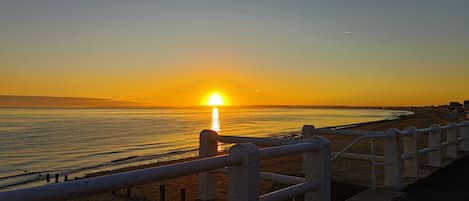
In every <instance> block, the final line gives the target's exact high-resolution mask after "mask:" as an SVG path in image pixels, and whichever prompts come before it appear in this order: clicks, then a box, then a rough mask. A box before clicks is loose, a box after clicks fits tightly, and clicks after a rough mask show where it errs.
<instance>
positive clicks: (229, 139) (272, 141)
mask: <svg viewBox="0 0 469 201" xmlns="http://www.w3.org/2000/svg"><path fill="white" fill-rule="evenodd" d="M217 138H218V141H219V142H225V143H248V142H249V143H254V144H260V145H267V146H277V145H289V144H296V143H299V142H307V141H308V140H302V139H283V138H258V137H239V136H225V135H218V136H217Z"/></svg>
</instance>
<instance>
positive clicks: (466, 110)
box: [448, 100, 469, 115]
mask: <svg viewBox="0 0 469 201" xmlns="http://www.w3.org/2000/svg"><path fill="white" fill-rule="evenodd" d="M448 111H449V112H450V113H452V114H466V115H469V100H465V101H464V104H461V103H459V102H450V103H449V105H448Z"/></svg>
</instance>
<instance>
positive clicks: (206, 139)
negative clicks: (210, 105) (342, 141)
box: [199, 130, 330, 201]
mask: <svg viewBox="0 0 469 201" xmlns="http://www.w3.org/2000/svg"><path fill="white" fill-rule="evenodd" d="M219 143H252V144H259V145H265V146H273V147H268V148H263V149H261V151H260V155H259V156H258V158H259V159H264V158H273V157H281V156H286V155H293V154H303V173H304V175H305V178H302V177H296V176H290V175H282V174H276V173H269V172H258V173H256V177H252V176H247V175H244V174H242V173H237V172H233V171H231V172H230V169H231V168H227V169H228V170H223V169H218V170H216V171H206V172H202V173H200V174H199V181H200V185H199V200H215V199H216V196H217V186H216V181H215V175H214V173H215V172H225V173H228V178H229V180H231V181H233V183H246V184H245V185H241V186H247V183H253V184H255V185H254V186H256V187H254V186H252V188H244V189H233V188H231V187H230V185H231V184H232V182H231V181H230V182H229V184H228V185H229V187H228V188H229V193H228V200H258V199H259V200H262V201H276V200H278V201H280V200H285V199H291V198H292V197H294V196H296V195H300V194H304V197H305V199H304V200H305V201H312V200H330V165H329V163H330V161H329V156H330V143H329V141H328V140H327V139H326V138H322V137H319V136H318V137H315V138H311V139H278V138H254V137H237V136H223V135H218V133H217V132H215V131H211V130H205V131H203V132H202V133H201V135H200V143H199V145H200V147H199V157H200V158H204V157H213V156H216V155H217V154H218V145H219ZM311 146H313V147H315V148H308V147H311ZM232 149H233V148H231V149H230V150H232ZM258 162H259V160H257V163H258ZM259 178H262V179H267V180H272V181H276V182H279V183H283V184H287V185H291V186H289V187H287V188H283V189H280V190H277V191H274V192H270V193H267V194H264V195H261V196H260V197H259V196H258V195H259V192H258V191H259V189H258V187H257V186H258V180H259ZM248 189H255V190H256V193H254V192H253V194H252V196H251V197H246V196H249V195H250V193H249V192H246V191H247V190H248ZM230 192H231V193H230ZM256 196H257V197H256Z"/></svg>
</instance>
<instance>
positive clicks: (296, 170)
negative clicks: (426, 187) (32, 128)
mask: <svg viewBox="0 0 469 201" xmlns="http://www.w3.org/2000/svg"><path fill="white" fill-rule="evenodd" d="M398 109H404V110H408V111H413V112H414V113H415V114H414V115H410V116H405V117H402V118H401V119H397V120H384V121H378V122H370V123H363V124H358V125H354V126H352V129H360V130H375V131H382V130H386V129H389V128H398V129H404V128H406V127H409V126H416V127H418V128H424V127H428V126H430V125H432V124H435V123H437V124H441V125H444V124H447V123H450V122H458V121H461V120H462V118H460V119H454V118H450V117H449V116H448V113H447V110H446V109H444V108H398ZM299 126H301V125H299ZM324 136H325V137H327V138H328V139H329V140H330V141H331V145H332V149H333V151H338V150H340V149H341V148H343V147H345V146H347V145H348V144H349V143H350V142H352V141H353V139H355V138H356V137H348V136H335V135H324ZM420 144H421V145H422V146H425V144H426V141H425V140H423V139H422V140H421V142H420ZM375 147H376V153H377V154H378V155H382V153H383V144H382V142H381V141H377V142H376V145H375ZM350 152H356V153H369V142H368V141H363V142H361V143H359V144H357V145H355V146H354V147H353V148H352V149H351V150H350ZM192 159H194V158H188V159H182V160H177V161H170V162H160V163H155V164H149V165H143V166H136V167H127V168H123V169H119V170H115V171H110V172H99V173H95V174H91V175H88V176H90V177H92V176H99V175H105V174H111V173H116V172H123V171H129V170H135V169H141V168H146V167H154V166H160V165H165V164H170V163H175V162H179V161H186V160H192ZM425 162H426V161H425V160H422V161H421V163H422V165H424V163H425ZM261 169H262V171H268V172H275V173H282V174H288V175H296V176H301V156H289V157H281V158H275V159H270V160H263V161H262V162H261ZM432 171H434V170H433V169H428V170H425V171H422V174H425V175H428V174H429V173H430V172H432ZM382 175H383V170H382V168H378V169H377V181H378V185H382V181H383V176H382ZM217 178H218V184H219V185H218V189H219V191H218V197H219V199H218V200H225V199H224V198H225V195H226V191H227V187H226V184H227V178H226V176H225V175H222V174H217ZM332 179H333V182H332V200H337V201H338V200H345V199H346V198H348V197H350V196H352V195H354V194H356V193H358V192H360V191H362V190H364V189H366V188H367V185H369V184H370V183H371V176H370V162H368V161H360V160H352V159H345V158H338V159H337V160H334V161H332ZM405 182H406V183H413V182H415V180H406V181H405ZM160 185H165V187H166V200H169V201H175V200H180V197H179V196H180V189H181V188H184V189H186V192H187V196H186V198H187V200H190V201H192V200H196V199H197V186H198V179H197V175H188V176H183V177H178V178H173V179H169V180H165V181H160V182H154V183H149V184H145V185H140V186H134V187H132V188H131V194H130V197H127V190H126V189H122V190H119V191H116V192H115V193H111V192H109V193H105V194H99V195H93V196H89V197H85V198H80V199H73V200H76V201H85V200H87V201H107V200H152V201H153V200H154V201H159V196H160V195H159V186H160ZM281 187H282V185H280V184H276V183H272V182H270V181H264V180H263V181H262V182H261V193H265V192H268V191H272V190H276V189H279V188H281ZM297 200H301V199H297Z"/></svg>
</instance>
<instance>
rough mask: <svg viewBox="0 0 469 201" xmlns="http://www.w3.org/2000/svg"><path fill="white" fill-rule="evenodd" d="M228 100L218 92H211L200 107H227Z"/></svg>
mask: <svg viewBox="0 0 469 201" xmlns="http://www.w3.org/2000/svg"><path fill="white" fill-rule="evenodd" d="M228 104H229V103H228V99H227V98H226V96H224V95H223V94H221V93H219V92H212V93H210V94H208V95H207V96H206V98H205V100H204V101H203V102H202V105H209V106H223V105H228Z"/></svg>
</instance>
